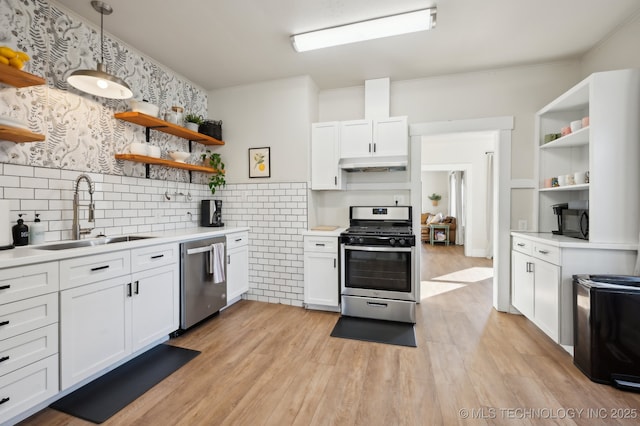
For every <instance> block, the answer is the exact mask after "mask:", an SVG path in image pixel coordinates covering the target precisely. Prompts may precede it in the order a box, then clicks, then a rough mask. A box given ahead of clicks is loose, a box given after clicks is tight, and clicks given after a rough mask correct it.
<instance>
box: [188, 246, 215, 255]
mask: <svg viewBox="0 0 640 426" xmlns="http://www.w3.org/2000/svg"><path fill="white" fill-rule="evenodd" d="M211 250H212V248H211V246H202V247H196V248H191V249H187V254H198V253H206V252H210V251H211Z"/></svg>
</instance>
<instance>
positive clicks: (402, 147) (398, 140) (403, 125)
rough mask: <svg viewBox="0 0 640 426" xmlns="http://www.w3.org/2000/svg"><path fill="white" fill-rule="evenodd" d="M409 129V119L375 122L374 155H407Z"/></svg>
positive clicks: (401, 118)
mask: <svg viewBox="0 0 640 426" xmlns="http://www.w3.org/2000/svg"><path fill="white" fill-rule="evenodd" d="M408 140H409V128H408V126H407V117H391V118H386V119H383V120H374V121H373V141H374V142H373V146H374V154H376V155H383V156H385V157H386V156H396V155H407V154H408V152H409V150H408V146H409V145H408Z"/></svg>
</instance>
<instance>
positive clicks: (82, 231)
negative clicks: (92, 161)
mask: <svg viewBox="0 0 640 426" xmlns="http://www.w3.org/2000/svg"><path fill="white" fill-rule="evenodd" d="M83 179H84V180H86V181H87V185H88V186H89V197H90V200H89V204H88V207H89V218H88V219H87V220H88V221H89V222H94V221H95V210H96V206H95V204H93V190H94V187H93V182H92V181H91V178H90V177H89V176H88V175H86V174H84V173H82V174H81V175H80V176H78V177H77V178H76V184H75V189H74V193H73V225H72V232H73V239H74V240H79V239H80V236H81V235H87V234H90V233H91V231H92V230H93V228H80V218H79V214H78V213H79V212H78V210H79V209H80V198H79V196H78V187H79V186H80V181H81V180H83Z"/></svg>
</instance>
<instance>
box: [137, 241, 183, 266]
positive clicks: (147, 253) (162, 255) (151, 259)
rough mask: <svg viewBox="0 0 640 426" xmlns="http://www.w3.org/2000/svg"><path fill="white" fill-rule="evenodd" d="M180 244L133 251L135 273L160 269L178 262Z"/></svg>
mask: <svg viewBox="0 0 640 426" xmlns="http://www.w3.org/2000/svg"><path fill="white" fill-rule="evenodd" d="M178 257H179V255H178V244H162V245H159V246H151V247H143V248H139V249H135V250H131V270H132V271H133V272H139V271H144V270H146V269H152V268H158V267H160V266H165V265H171V264H174V263H177V262H178Z"/></svg>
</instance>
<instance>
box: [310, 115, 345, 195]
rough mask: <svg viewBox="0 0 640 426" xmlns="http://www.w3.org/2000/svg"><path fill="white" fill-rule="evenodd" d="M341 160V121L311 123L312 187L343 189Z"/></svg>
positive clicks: (318, 188)
mask: <svg viewBox="0 0 640 426" xmlns="http://www.w3.org/2000/svg"><path fill="white" fill-rule="evenodd" d="M339 162H340V123H339V122H337V121H332V122H326V123H313V124H312V125H311V189H314V190H320V189H343V182H342V173H343V171H342V170H341V169H340V167H339Z"/></svg>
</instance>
